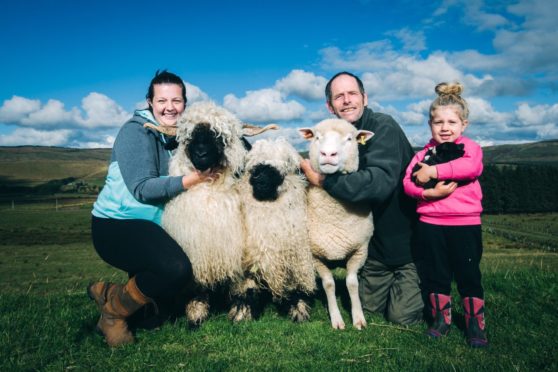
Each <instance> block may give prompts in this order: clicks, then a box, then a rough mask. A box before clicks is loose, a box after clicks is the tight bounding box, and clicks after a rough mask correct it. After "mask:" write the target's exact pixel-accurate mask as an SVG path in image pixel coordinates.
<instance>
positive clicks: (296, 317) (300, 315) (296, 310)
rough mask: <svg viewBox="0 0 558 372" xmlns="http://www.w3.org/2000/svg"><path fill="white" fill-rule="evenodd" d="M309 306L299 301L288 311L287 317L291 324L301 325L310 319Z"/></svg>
mask: <svg viewBox="0 0 558 372" xmlns="http://www.w3.org/2000/svg"><path fill="white" fill-rule="evenodd" d="M309 311H310V306H308V305H307V304H306V302H304V301H302V300H299V301H298V302H297V303H296V304H294V305H292V306H291V308H290V309H289V316H290V317H291V319H292V321H293V322H297V323H302V322H305V321H307V320H309V319H310V313H309Z"/></svg>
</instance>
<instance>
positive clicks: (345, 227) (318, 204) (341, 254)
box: [299, 119, 374, 329]
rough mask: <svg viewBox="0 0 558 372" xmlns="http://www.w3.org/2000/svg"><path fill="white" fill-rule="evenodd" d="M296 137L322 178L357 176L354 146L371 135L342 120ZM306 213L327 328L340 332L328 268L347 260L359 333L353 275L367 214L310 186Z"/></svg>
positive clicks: (362, 253) (369, 224)
mask: <svg viewBox="0 0 558 372" xmlns="http://www.w3.org/2000/svg"><path fill="white" fill-rule="evenodd" d="M299 132H300V134H301V135H302V136H303V137H304V138H306V139H308V140H311V143H310V153H309V158H310V163H311V165H312V168H313V169H315V170H316V171H318V172H320V173H322V174H332V173H335V172H340V173H351V172H354V171H356V170H358V143H359V142H360V143H362V144H364V143H365V142H366V141H367V140H368V139H370V138H371V137H372V135H373V133H372V132H370V131H365V130H357V129H356V128H355V127H354V126H353V125H351V124H350V123H349V122H347V121H345V120H342V119H327V120H324V121H322V122H320V123H318V124H317V125H315V126H314V127H313V128H302V129H299ZM307 212H308V233H309V238H310V247H311V249H312V254H313V256H314V265H315V268H316V271H317V272H318V274H319V276H320V278H321V279H322V285H323V287H324V291H325V294H326V297H327V304H328V310H329V315H330V318H331V325H332V327H333V328H335V329H344V328H345V323H344V322H343V318H342V317H341V313H340V311H339V306H338V305H337V299H336V297H335V281H334V279H333V275H332V273H331V270H330V269H329V267H328V264H329V263H330V262H331V261H339V260H346V262H347V263H346V268H347V277H346V284H347V288H348V291H349V296H350V299H351V314H352V319H353V326H354V327H356V328H357V329H362V328H363V327H365V326H366V320H365V319H364V313H363V311H362V305H361V303H360V299H359V294H358V278H357V273H358V270H359V269H360V268H361V267H362V265H364V262H365V261H366V258H367V255H368V242H369V240H370V238H371V237H372V233H373V231H374V224H373V220H372V212H371V209H370V208H369V207H367V206H362V205H356V204H351V203H347V202H344V201H341V200H337V199H334V198H333V197H332V196H330V195H329V194H328V193H327V192H326V191H325V190H324V189H323V188H321V187H315V186H312V185H311V186H310V188H309V190H308V208H307Z"/></svg>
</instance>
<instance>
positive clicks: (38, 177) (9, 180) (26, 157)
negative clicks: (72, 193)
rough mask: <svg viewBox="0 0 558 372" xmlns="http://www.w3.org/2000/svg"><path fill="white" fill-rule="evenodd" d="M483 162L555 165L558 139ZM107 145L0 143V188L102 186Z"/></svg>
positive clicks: (500, 151)
mask: <svg viewBox="0 0 558 372" xmlns="http://www.w3.org/2000/svg"><path fill="white" fill-rule="evenodd" d="M483 150H484V161H485V164H502V165H504V164H510V165H518V164H547V165H554V166H558V140H549V141H541V142H533V143H526V144H518V145H500V146H489V147H485V148H483ZM110 151H111V149H73V148H63V147H45V146H16V147H4V146H0V190H1V192H7V191H8V192H9V191H10V190H11V191H16V190H20V191H24V190H27V191H31V189H32V188H36V187H39V186H41V185H44V184H46V183H49V182H51V183H52V182H53V181H55V182H58V183H61V184H65V182H74V181H79V182H82V183H85V184H88V185H96V186H102V184H103V182H104V178H105V175H106V171H107V167H108V161H109V159H110Z"/></svg>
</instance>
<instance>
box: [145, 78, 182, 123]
mask: <svg viewBox="0 0 558 372" xmlns="http://www.w3.org/2000/svg"><path fill="white" fill-rule="evenodd" d="M147 103H148V104H149V106H151V109H152V110H153V116H154V117H155V120H157V122H158V123H159V124H160V125H164V126H169V125H176V121H177V120H178V116H179V115H180V114H182V112H184V109H185V108H186V104H185V102H184V99H183V98H182V87H181V86H180V85H177V84H155V85H154V86H153V100H152V101H149V100H148V101H147Z"/></svg>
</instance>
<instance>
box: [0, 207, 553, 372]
mask: <svg viewBox="0 0 558 372" xmlns="http://www.w3.org/2000/svg"><path fill="white" fill-rule="evenodd" d="M49 205H50V204H49ZM485 221H486V222H485V236H484V238H485V254H484V257H483V262H482V272H483V282H484V286H485V292H486V303H487V308H486V312H487V332H488V336H489V339H490V342H491V344H490V347H489V348H488V349H486V350H474V349H470V348H469V347H468V346H467V345H466V343H465V339H464V336H463V332H462V327H463V317H462V311H461V309H459V308H458V309H457V310H456V311H455V313H454V314H455V315H454V319H455V323H456V326H454V327H453V328H452V331H451V332H450V334H449V336H448V337H447V338H446V339H444V340H439V341H433V340H429V339H427V338H426V336H424V334H423V332H424V330H425V325H424V324H420V325H415V326H411V327H400V326H396V325H393V324H390V323H388V322H386V321H384V320H383V318H382V317H381V316H379V315H372V314H368V315H367V320H368V323H369V325H368V327H367V328H366V329H365V330H363V331H357V330H355V329H352V328H351V327H349V328H348V329H347V330H345V331H334V330H333V329H331V328H330V325H329V320H328V314H327V310H326V307H325V306H324V305H325V299H324V296H323V293H322V292H318V293H317V295H316V297H315V298H314V299H313V301H312V302H311V303H312V312H311V316H312V319H311V321H310V322H307V323H304V324H294V323H292V322H290V321H289V320H287V318H286V317H285V315H284V314H283V313H282V312H280V311H278V309H277V308H276V307H275V306H274V305H272V304H270V305H268V306H267V307H266V308H265V311H264V313H263V315H262V317H261V318H260V319H258V320H257V321H253V322H247V323H242V324H231V323H230V322H229V321H228V320H227V318H226V314H225V313H224V312H219V311H217V312H214V313H213V314H212V315H211V317H210V319H209V320H208V321H207V322H206V323H204V324H203V325H202V326H201V327H200V328H199V329H197V330H191V329H189V328H188V326H187V324H186V322H185V319H184V317H179V318H178V319H176V321H172V322H167V323H165V324H164V325H163V326H162V327H161V328H160V329H159V330H156V331H155V330H144V329H139V330H138V331H137V333H136V336H137V337H136V338H137V342H136V343H135V344H132V345H128V346H125V347H120V348H116V349H110V348H108V347H107V346H106V344H105V343H104V341H103V338H102V337H101V336H99V335H98V334H96V333H95V331H94V327H95V323H96V321H97V317H98V313H97V310H96V308H95V306H94V305H93V303H92V302H91V301H90V300H89V299H88V298H87V296H86V294H85V287H86V285H87V283H89V282H90V281H93V280H100V279H103V280H113V281H118V282H123V281H124V280H125V276H124V275H123V274H122V273H120V272H117V271H116V270H113V269H112V268H111V267H109V266H108V265H107V264H105V263H103V262H102V261H101V260H100V259H99V258H98V257H97V255H96V253H95V252H94V250H93V248H92V246H91V242H90V231H89V222H90V221H89V208H88V207H84V208H81V209H62V210H58V211H55V210H53V209H52V208H51V209H35V210H31V209H17V208H16V209H14V210H12V209H5V210H2V213H1V214H0V370H1V371H17V370H48V371H51V370H57V371H60V370H103V371H104V370H142V371H143V370H165V371H166V370H170V371H174V370H196V371H197V370H208V371H209V370H210V371H215V370H327V371H329V370H377V371H385V370H393V371H395V370H397V371H399V370H412V371H414V370H436V371H437V370H448V371H449V370H466V371H479V370H481V371H482V370H487V371H494V370H496V371H510V370H513V371H532V370H548V371H556V370H558V353H557V352H556V347H557V346H558V341H556V337H554V334H553V332H554V330H555V329H556V328H557V327H558V315H557V312H556V309H557V308H558V280H557V279H558V277H557V276H558V275H557V274H558V254H557V253H555V252H556V251H555V249H549V248H548V247H546V245H545V246H539V244H540V243H538V240H537V241H536V242H534V243H532V244H531V242H530V241H528V239H529V238H530V237H531V236H534V235H533V234H534V233H535V232H536V233H537V236H539V235H541V236H543V237H544V236H546V238H543V240H544V239H547V240H548V241H553V239H554V237H555V236H556V235H557V234H556V229H557V228H558V223H557V221H558V215H557V214H548V215H520V216H486V217H485ZM546 225H548V228H547V227H543V226H546ZM502 226H505V227H506V228H505V229H506V233H505V234H504V233H500V232H498V231H496V230H495V229H498V228H502ZM491 229H492V230H491ZM514 233H515V234H516V238H514V237H513V234H514ZM521 234H523V235H521ZM520 235H521V238H517V236H520ZM539 248H543V249H539ZM338 274H339V276H340V279H341V276H342V274H343V273H342V272H340V273H338ZM339 284H340V285H339V290H340V291H339V292H340V297H341V298H340V300H341V302H342V304H343V306H342V311H343V316H344V318H345V321H346V322H348V323H350V322H349V318H350V314H349V312H348V309H349V306H348V300H347V295H346V292H344V291H342V289H343V288H342V287H343V286H342V282H341V281H340V282H339ZM454 294H456V293H454Z"/></svg>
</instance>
